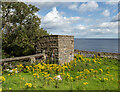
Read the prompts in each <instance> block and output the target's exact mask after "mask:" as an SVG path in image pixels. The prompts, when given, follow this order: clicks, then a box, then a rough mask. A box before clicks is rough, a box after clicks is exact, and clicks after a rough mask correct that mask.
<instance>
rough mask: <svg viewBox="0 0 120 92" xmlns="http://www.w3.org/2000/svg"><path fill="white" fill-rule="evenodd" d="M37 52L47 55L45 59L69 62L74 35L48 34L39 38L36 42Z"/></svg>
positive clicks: (71, 55) (59, 62)
mask: <svg viewBox="0 0 120 92" xmlns="http://www.w3.org/2000/svg"><path fill="white" fill-rule="evenodd" d="M36 50H37V53H43V52H45V54H46V55H47V59H49V60H53V61H56V62H57V63H58V64H63V63H64V62H70V61H71V60H73V56H74V36H67V35H50V36H43V37H41V38H40V40H39V41H38V44H37V48H36Z"/></svg>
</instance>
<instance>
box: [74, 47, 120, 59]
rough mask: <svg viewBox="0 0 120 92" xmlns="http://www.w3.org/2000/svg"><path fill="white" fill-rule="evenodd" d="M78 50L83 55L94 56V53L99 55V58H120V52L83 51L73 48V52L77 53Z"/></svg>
mask: <svg viewBox="0 0 120 92" xmlns="http://www.w3.org/2000/svg"><path fill="white" fill-rule="evenodd" d="M78 52H80V54H82V55H83V56H86V57H94V55H95V56H99V57H101V58H103V57H107V58H110V59H118V60H120V58H119V57H120V53H112V52H111V53H110V52H96V51H83V50H76V49H74V54H77V53H78Z"/></svg>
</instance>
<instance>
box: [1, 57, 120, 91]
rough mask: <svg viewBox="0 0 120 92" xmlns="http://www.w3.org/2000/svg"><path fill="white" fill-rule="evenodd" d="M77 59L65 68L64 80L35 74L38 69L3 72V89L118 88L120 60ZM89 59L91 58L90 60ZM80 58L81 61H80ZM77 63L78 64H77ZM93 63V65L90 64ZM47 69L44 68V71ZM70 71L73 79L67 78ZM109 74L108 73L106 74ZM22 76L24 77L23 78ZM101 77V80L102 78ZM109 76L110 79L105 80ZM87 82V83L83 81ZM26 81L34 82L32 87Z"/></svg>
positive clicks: (51, 74)
mask: <svg viewBox="0 0 120 92" xmlns="http://www.w3.org/2000/svg"><path fill="white" fill-rule="evenodd" d="M75 58H76V60H74V61H75V62H73V63H72V64H70V66H71V68H69V69H66V70H65V75H61V76H62V79H63V80H62V81H58V80H54V82H52V81H51V80H49V81H48V79H45V77H44V76H42V74H41V73H39V78H36V77H34V76H33V74H34V73H37V71H35V72H33V71H29V72H28V73H24V72H20V73H16V74H15V75H10V76H8V74H9V73H5V72H3V76H4V77H5V79H6V80H5V81H4V82H3V83H2V89H3V90H9V88H12V90H118V84H119V83H118V71H119V70H118V60H115V59H107V58H103V59H102V58H99V59H98V60H96V61H97V62H101V64H98V63H93V60H94V59H93V58H85V57H83V58H82V59H80V58H79V56H76V57H75ZM87 59H89V60H91V61H90V62H88V61H87ZM78 60H80V62H78ZM75 63H76V66H75ZM90 64H91V65H90ZM84 69H88V70H90V69H94V70H97V71H98V73H94V72H90V73H89V74H86V73H85V71H84ZM99 69H102V70H103V72H102V73H100V72H99ZM44 71H47V70H42V72H44ZM81 71H82V72H83V75H82V76H81V77H79V79H77V78H76V76H79V75H80V73H78V72H81ZM61 72H62V71H60V72H57V73H56V72H52V71H50V73H49V74H50V77H52V78H54V76H55V75H57V74H60V73H61ZM67 73H69V74H70V76H71V77H72V78H73V80H70V79H65V78H66V74H67ZM106 74H107V75H106ZM21 78H24V80H22V79H21ZM100 78H101V80H100ZM104 78H107V79H108V80H104ZM85 82H87V83H88V84H87V85H84V84H83V83H85ZM26 83H32V87H30V88H26V87H25V84H26Z"/></svg>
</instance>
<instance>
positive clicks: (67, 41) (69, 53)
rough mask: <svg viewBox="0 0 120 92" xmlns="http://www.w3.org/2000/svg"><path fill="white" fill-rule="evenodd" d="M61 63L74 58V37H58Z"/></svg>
mask: <svg viewBox="0 0 120 92" xmlns="http://www.w3.org/2000/svg"><path fill="white" fill-rule="evenodd" d="M58 48H59V49H58V50H59V63H60V64H63V63H64V62H70V61H71V60H73V58H74V37H73V36H59V37H58Z"/></svg>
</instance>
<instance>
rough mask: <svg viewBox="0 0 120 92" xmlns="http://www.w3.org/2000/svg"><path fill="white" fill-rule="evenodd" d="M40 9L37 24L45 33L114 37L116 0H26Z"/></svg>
mask: <svg viewBox="0 0 120 92" xmlns="http://www.w3.org/2000/svg"><path fill="white" fill-rule="evenodd" d="M30 3H31V4H33V5H35V6H36V7H38V8H39V9H40V11H39V12H37V13H36V15H37V16H38V17H40V18H41V27H42V28H44V29H46V30H47V31H48V32H49V33H52V34H58V35H74V37H75V38H117V37H118V21H119V19H118V15H119V14H120V13H118V3H117V2H116V3H115V2H95V1H91V2H66V3H65V2H60V3H58V2H49V3H48V2H30Z"/></svg>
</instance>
